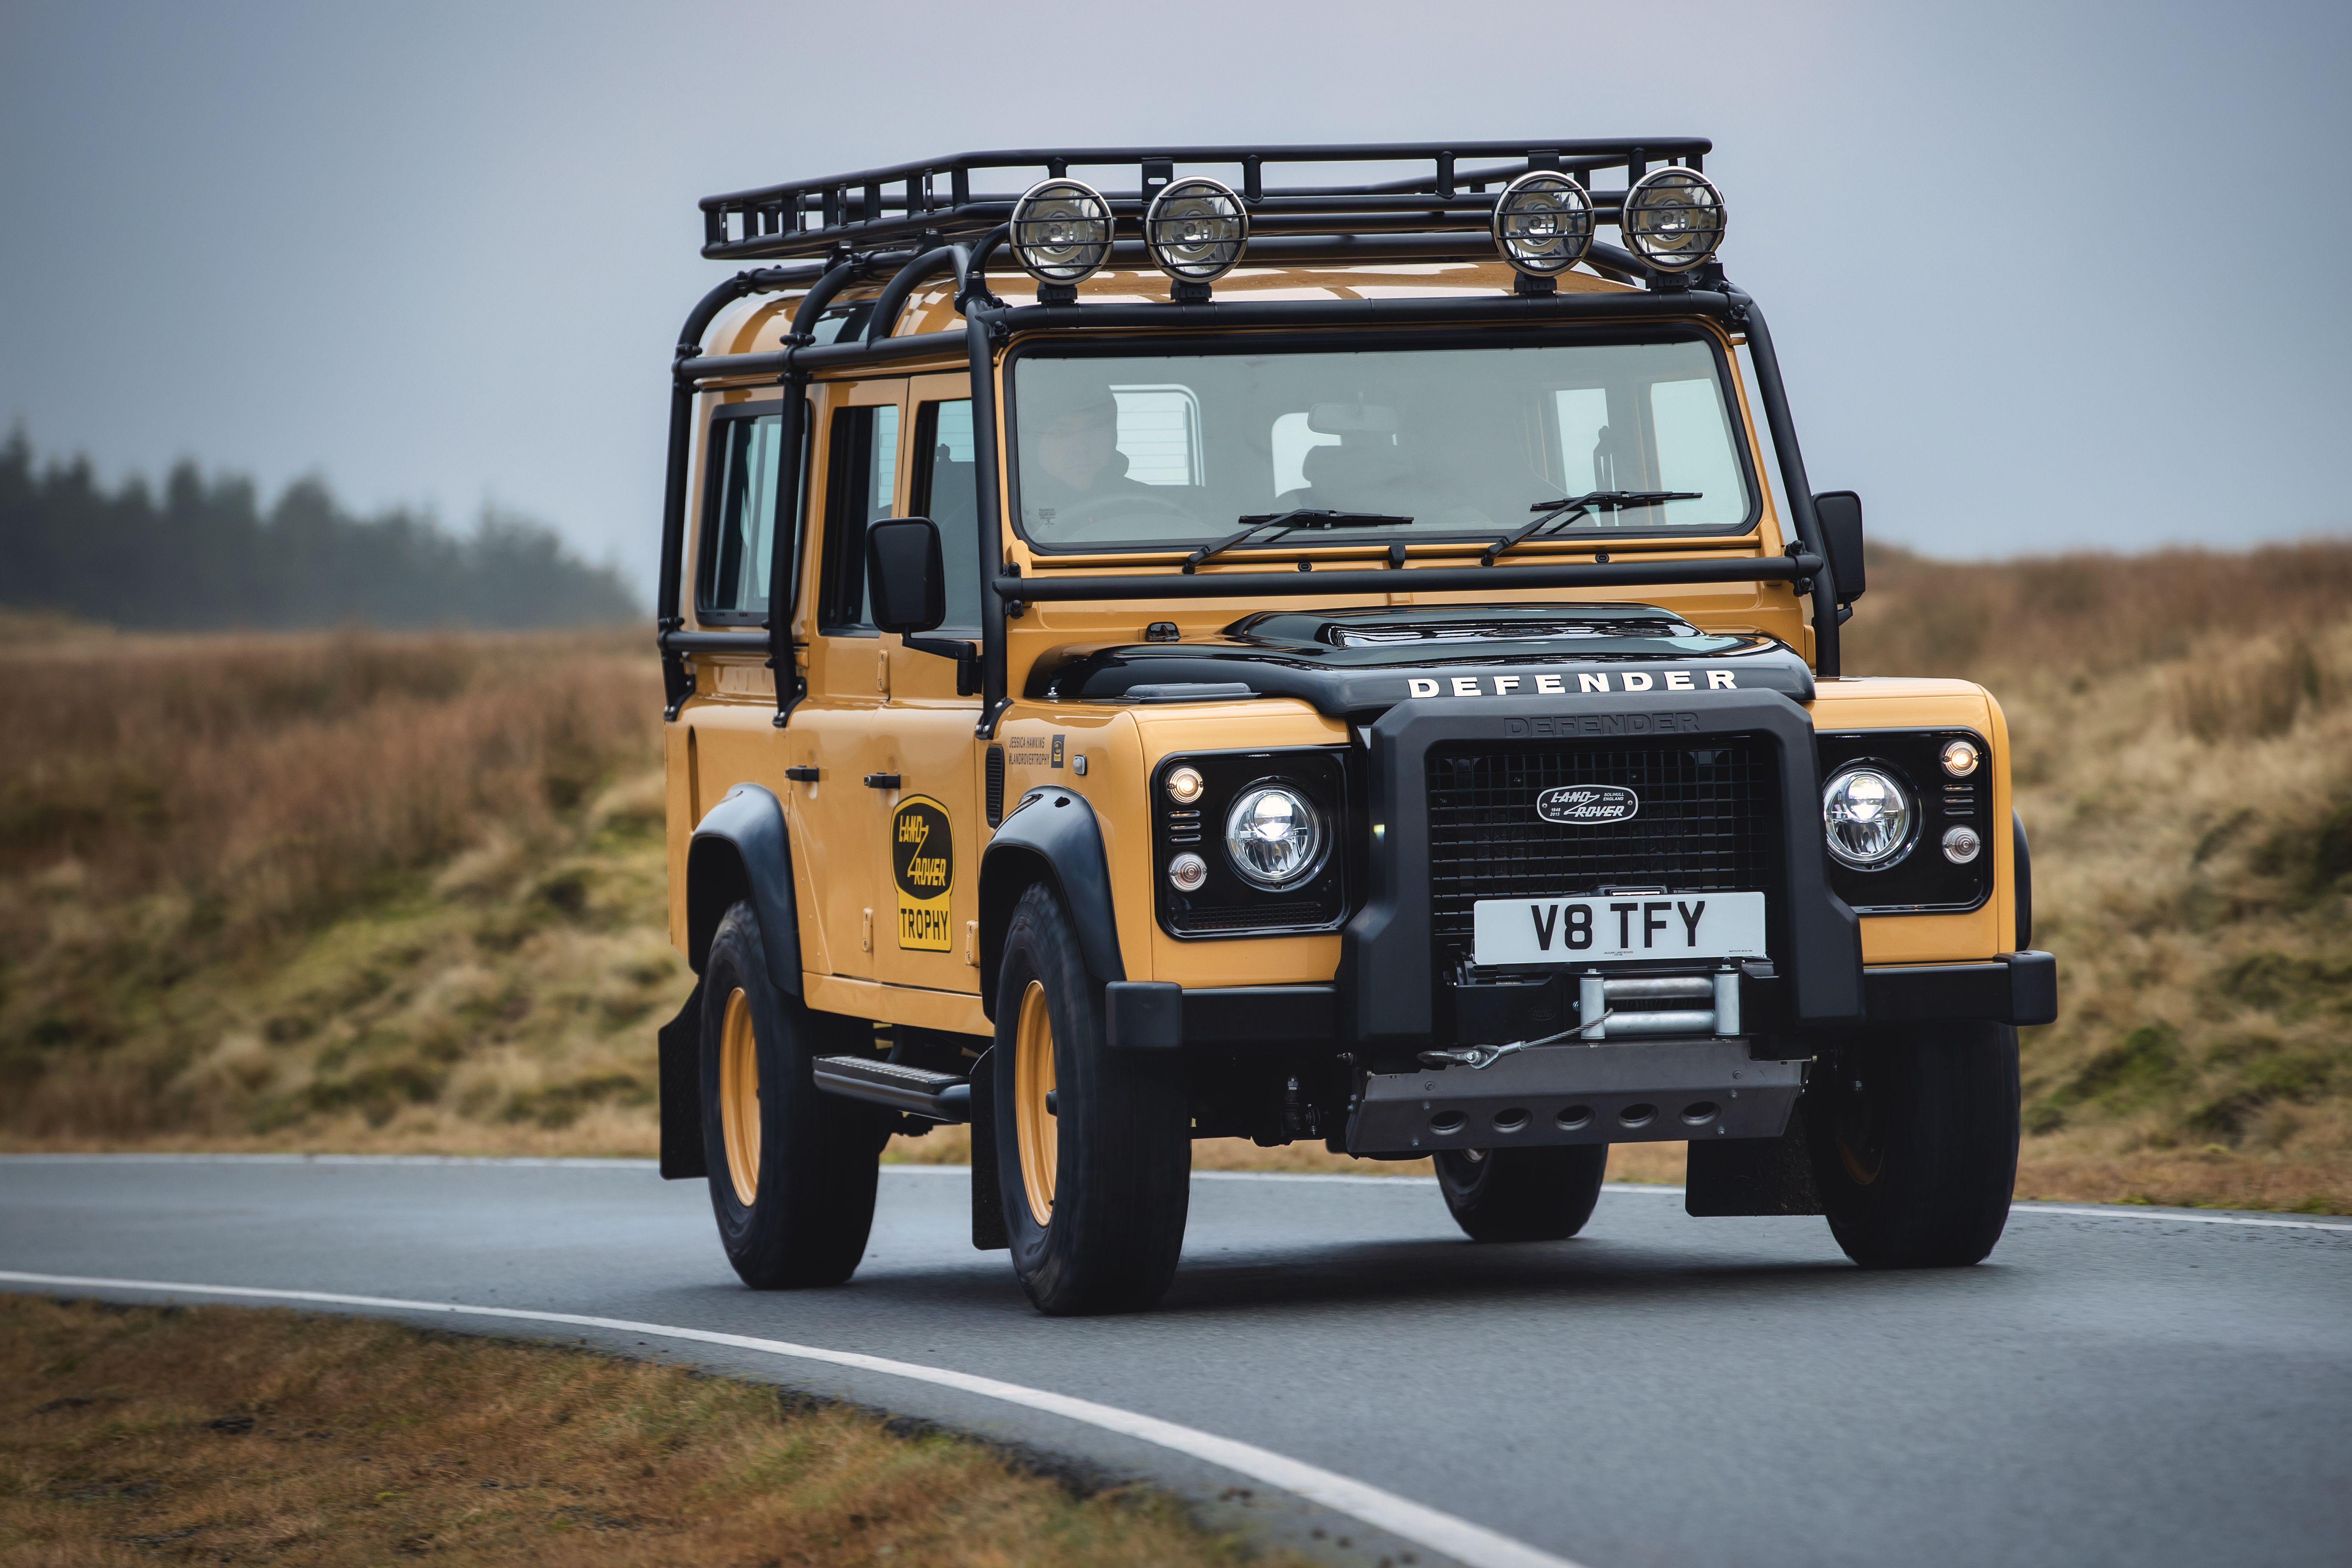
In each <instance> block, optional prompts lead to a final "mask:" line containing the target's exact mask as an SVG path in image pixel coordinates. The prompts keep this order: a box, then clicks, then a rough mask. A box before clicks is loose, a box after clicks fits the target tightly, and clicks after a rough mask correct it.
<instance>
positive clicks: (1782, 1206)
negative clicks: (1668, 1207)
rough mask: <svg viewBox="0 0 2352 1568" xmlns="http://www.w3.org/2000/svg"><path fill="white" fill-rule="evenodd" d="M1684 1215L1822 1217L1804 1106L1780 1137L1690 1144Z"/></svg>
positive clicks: (1820, 1200)
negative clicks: (1815, 1186)
mask: <svg viewBox="0 0 2352 1568" xmlns="http://www.w3.org/2000/svg"><path fill="white" fill-rule="evenodd" d="M1683 1211H1684V1212H1685V1213H1686V1214H1693V1215H1700V1216H1702V1217H1706V1218H1715V1217H1718V1216H1721V1215H1761V1214H1819V1213H1821V1212H1822V1199H1821V1194H1820V1193H1819V1192H1817V1191H1816V1190H1815V1189H1814V1186H1813V1155H1812V1147H1811V1144H1809V1143H1808V1142H1806V1139H1805V1117H1804V1111H1803V1110H1802V1108H1800V1109H1799V1110H1798V1111H1797V1112H1796V1114H1794V1115H1792V1116H1790V1118H1789V1127H1788V1131H1784V1132H1782V1133H1781V1134H1780V1136H1779V1137H1778V1138H1724V1139H1718V1140H1717V1141H1716V1142H1712V1143H1703V1142H1699V1141H1698V1140H1697V1139H1696V1138H1694V1139H1693V1140H1691V1145H1690V1163H1689V1168H1688V1170H1687V1172H1686V1173H1685V1175H1684V1178H1683Z"/></svg>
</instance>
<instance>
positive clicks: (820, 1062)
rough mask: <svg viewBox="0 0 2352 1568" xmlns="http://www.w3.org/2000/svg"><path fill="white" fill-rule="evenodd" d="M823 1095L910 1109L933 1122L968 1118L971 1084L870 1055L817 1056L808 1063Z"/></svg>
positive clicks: (969, 1117) (966, 1080) (939, 1073)
mask: <svg viewBox="0 0 2352 1568" xmlns="http://www.w3.org/2000/svg"><path fill="white" fill-rule="evenodd" d="M811 1065H812V1066H813V1067H814V1068H815V1070H816V1086H817V1088H819V1089H823V1090H824V1092H825V1093H827V1094H837V1095H840V1096H842V1097H843V1098H844V1099H846V1100H866V1101H868V1102H870V1103H872V1104H875V1105H887V1106H888V1107H890V1108H891V1109H892V1110H907V1111H912V1112H913V1113H914V1114H915V1115H917V1116H928V1117H929V1118H930V1119H931V1120H932V1121H971V1081H970V1080H969V1079H962V1078H959V1077H958V1076H957V1075H955V1074H954V1073H951V1072H931V1071H929V1070H928V1069H926V1068H916V1067H907V1066H904V1065H902V1064H900V1063H898V1062H886V1061H881V1060H879V1059H877V1058H873V1057H819V1058H816V1060H815V1062H814V1063H813V1064H811Z"/></svg>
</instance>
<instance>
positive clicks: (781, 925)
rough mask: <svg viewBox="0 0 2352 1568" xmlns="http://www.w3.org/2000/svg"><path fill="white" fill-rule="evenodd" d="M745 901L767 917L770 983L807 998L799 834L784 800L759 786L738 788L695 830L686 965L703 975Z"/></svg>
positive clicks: (763, 926) (689, 857)
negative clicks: (797, 874) (724, 923)
mask: <svg viewBox="0 0 2352 1568" xmlns="http://www.w3.org/2000/svg"><path fill="white" fill-rule="evenodd" d="M738 899H749V900H751V907H752V909H753V910H756V911H757V912H758V914H759V916H760V938H761V945H762V946H763V947H765V948H766V949H767V953H768V978H769V979H771V980H772V981H774V982H775V984H776V989H777V990H779V991H782V993H783V994H785V995H787V996H798V995H799V994H801V927H800V905H799V902H798V900H796V898H795V897H794V895H793V849H792V835H791V833H790V832H789V830H787V829H786V827H785V826H784V807H783V803H782V802H781V801H779V800H778V799H777V798H776V796H775V794H774V792H772V791H771V790H769V789H766V788H764V787H762V786H761V785H759V784H737V785H736V786H735V787H734V788H733V789H730V790H729V791H728V792H727V797H726V798H725V799H724V800H722V801H720V802H719V804H718V805H714V806H712V807H711V808H710V810H709V814H708V815H706V816H704V817H703V819H702V820H701V821H700V822H699V823H698V824H696V825H695V829H694V838H693V841H692V842H691V843H689V844H688V846H687V850H686V961H687V963H689V964H691V965H693V967H694V972H695V973H697V974H699V973H702V965H703V962H704V960H705V959H707V958H708V957H709V954H710V939H711V938H712V937H713V936H714V935H716V934H717V933H718V931H719V921H721V920H723V919H725V918H726V915H727V911H728V910H729V908H730V907H731V906H732V905H733V904H734V902H735V900H738Z"/></svg>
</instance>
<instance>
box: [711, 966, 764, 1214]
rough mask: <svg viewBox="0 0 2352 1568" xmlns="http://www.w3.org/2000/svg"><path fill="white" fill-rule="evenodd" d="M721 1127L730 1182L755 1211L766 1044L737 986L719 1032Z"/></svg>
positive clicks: (747, 999) (740, 1199) (741, 1200)
mask: <svg viewBox="0 0 2352 1568" xmlns="http://www.w3.org/2000/svg"><path fill="white" fill-rule="evenodd" d="M719 1126H720V1127H722V1128H723V1129H725V1131H726V1134H727V1177H728V1180H730V1181H731V1182H733V1183H734V1184H735V1201H736V1202H738V1203H740V1204H741V1205H743V1206H744V1207H745V1208H750V1207H751V1205H752V1203H753V1202H754V1201H755V1200H756V1199H757V1198H758V1197H759V1195H760V1041H759V1037H757V1036H756V1035H754V1034H753V1033H752V1032H751V998H750V997H749V996H746V995H745V994H743V988H742V987H741V986H740V985H739V986H737V987H736V988H735V989H734V990H733V991H732V992H731V993H730V994H729V995H728V997H727V1017H726V1020H725V1022H723V1023H721V1024H720V1025H719Z"/></svg>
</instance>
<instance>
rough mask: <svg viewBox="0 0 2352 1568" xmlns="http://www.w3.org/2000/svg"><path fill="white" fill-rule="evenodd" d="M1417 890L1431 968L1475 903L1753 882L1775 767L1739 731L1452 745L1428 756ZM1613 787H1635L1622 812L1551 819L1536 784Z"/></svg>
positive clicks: (1765, 844)
mask: <svg viewBox="0 0 2352 1568" xmlns="http://www.w3.org/2000/svg"><path fill="white" fill-rule="evenodd" d="M1428 756H1429V886H1430V894H1431V899H1432V903H1433V909H1432V911H1431V918H1432V925H1433V935H1434V937H1435V939H1436V947H1437V958H1438V963H1439V968H1440V969H1441V970H1450V969H1452V968H1453V967H1454V964H1455V963H1458V962H1459V961H1460V960H1461V959H1462V958H1463V957H1465V956H1466V955H1467V954H1468V952H1469V951H1470V934H1471V907H1472V906H1473V905H1474V904H1475V903H1476V902H1477V900H1480V899H1511V898H1558V897H1559V896H1561V895H1564V894H1591V893H1595V892H1598V891H1599V890H1600V889H1601V888H1602V887H1604V886H1632V887H1643V886H1647V887H1661V886H1662V887H1664V888H1666V889H1669V890H1671V891H1674V892H1712V891H1717V890H1726V891H1728V890H1736V889H1764V888H1766V887H1767V886H1768V879H1769V876H1770V872H1771V854H1772V847H1773V835H1772V832H1771V826H1770V825H1771V822H1772V816H1773V812H1774V810H1775V807H1776V797H1777V795H1778V789H1777V772H1776V769H1775V767H1774V764H1773V756H1772V750H1771V747H1770V746H1769V744H1768V743H1766V742H1762V741H1757V740H1751V739H1748V738H1746V737H1729V738H1726V739H1723V740H1713V739H1710V740H1708V741H1706V742H1703V743H1698V744H1693V745H1686V746H1631V747H1627V746H1613V747H1582V746H1575V745H1560V746H1554V747H1548V748H1544V749H1537V748H1534V747H1529V746H1527V745H1524V744H1521V745H1486V744H1471V743H1466V742H1465V743H1454V744H1446V745H1441V746H1435V747H1432V748H1431V750H1430V752H1429V754H1428ZM1594 784H1612V785H1615V786H1617V787H1618V788H1621V789H1630V790H1632V791H1633V793H1634V794H1635V795H1638V796H1640V797H1641V806H1640V809H1639V810H1638V811H1637V812H1636V813H1635V814H1634V815H1633V816H1632V817H1631V818H1629V819H1627V820H1625V821H1622V822H1613V823H1605V824H1591V825H1578V826H1560V825H1556V824H1553V823H1549V822H1546V821H1545V820H1543V818H1542V817H1540V816H1537V814H1536V801H1537V798H1538V796H1540V795H1542V794H1543V792H1544V791H1546V790H1549V789H1556V788H1559V787H1560V786H1562V785H1594Z"/></svg>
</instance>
